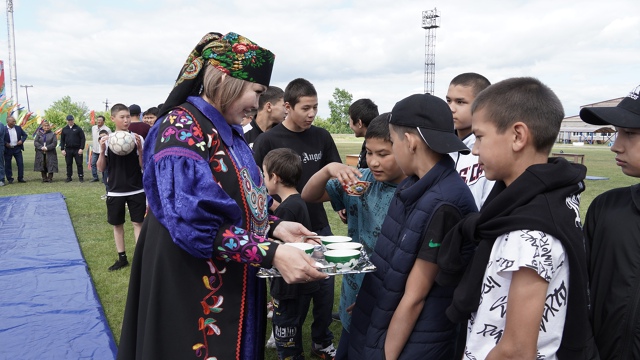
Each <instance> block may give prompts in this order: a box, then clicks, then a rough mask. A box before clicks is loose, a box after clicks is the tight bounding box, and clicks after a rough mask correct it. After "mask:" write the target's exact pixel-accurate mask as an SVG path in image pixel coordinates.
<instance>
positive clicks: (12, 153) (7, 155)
mask: <svg viewBox="0 0 640 360" xmlns="http://www.w3.org/2000/svg"><path fill="white" fill-rule="evenodd" d="M12 158H15V159H16V164H17V165H18V181H20V180H24V163H23V162H22V150H20V149H18V148H13V149H6V148H5V151H4V167H5V168H4V172H5V175H6V177H7V180H9V181H13V170H12V169H11V159H12Z"/></svg>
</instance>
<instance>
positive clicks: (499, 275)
mask: <svg viewBox="0 0 640 360" xmlns="http://www.w3.org/2000/svg"><path fill="white" fill-rule="evenodd" d="M522 267H527V268H530V269H533V270H535V271H536V272H537V273H538V275H540V277H542V278H543V279H545V280H546V281H547V282H548V283H549V287H548V288H547V298H546V301H545V304H544V311H543V313H542V321H541V322H540V332H539V335H538V356H537V358H536V359H545V360H549V359H556V355H555V354H556V351H557V350H558V348H559V347H560V341H561V339H562V331H563V328H564V320H565V316H566V313H567V300H568V294H569V262H568V259H566V258H565V251H564V247H563V246H562V244H561V243H560V240H558V239H556V238H554V237H553V236H551V235H547V234H545V233H543V232H541V231H530V230H519V231H513V232H510V233H507V234H505V235H502V236H500V237H498V238H497V239H496V242H495V243H494V245H493V248H492V250H491V257H490V258H489V263H488V264H487V269H486V271H485V273H484V283H483V285H482V295H481V297H480V306H479V307H478V312H476V313H474V314H472V315H471V319H470V320H469V323H468V326H467V346H466V348H465V354H464V359H469V360H471V359H484V358H486V357H487V354H488V353H489V351H491V350H492V349H493V348H494V347H495V346H496V345H497V344H498V342H499V341H500V338H501V337H502V334H503V332H504V326H505V323H506V313H507V301H508V300H509V288H510V286H511V276H512V275H513V272H514V271H518V270H519V269H520V268H522Z"/></svg>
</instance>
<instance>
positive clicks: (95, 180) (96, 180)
mask: <svg viewBox="0 0 640 360" xmlns="http://www.w3.org/2000/svg"><path fill="white" fill-rule="evenodd" d="M98 181H100V179H93V180H91V182H98Z"/></svg>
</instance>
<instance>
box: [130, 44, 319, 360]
mask: <svg viewBox="0 0 640 360" xmlns="http://www.w3.org/2000/svg"><path fill="white" fill-rule="evenodd" d="M273 61H274V55H273V54H272V53H271V52H270V51H269V50H266V49H264V48H261V47H259V46H258V45H256V44H255V43H253V42H251V41H250V40H249V39H247V38H245V37H243V36H240V35H238V34H235V33H229V34H226V35H222V34H219V33H209V34H207V35H205V36H204V37H203V38H202V40H201V41H200V42H199V43H198V45H197V46H196V48H195V49H194V50H193V51H192V52H191V54H190V55H189V57H188V58H187V61H186V63H185V65H184V66H183V68H182V70H181V71H180V74H179V76H178V80H177V81H176V84H175V87H174V89H173V90H172V92H171V94H170V95H169V97H168V98H167V100H166V101H165V103H164V106H163V108H162V110H161V117H160V118H159V119H158V121H157V122H156V123H155V124H154V126H153V127H152V128H151V130H150V131H149V134H148V136H147V139H146V141H145V146H144V154H143V161H144V169H143V170H144V177H143V183H144V189H145V193H146V195H147V199H148V203H149V212H148V214H147V217H146V218H145V221H144V223H143V226H142V231H141V233H140V237H139V241H138V244H137V246H136V251H135V255H134V258H133V264H132V268H131V280H130V284H129V294H128V298H127V304H126V309H125V314H124V321H123V327H122V335H121V338H120V347H119V351H118V359H181V360H182V359H217V360H225V359H238V360H240V359H242V360H246V359H262V358H263V357H264V341H265V323H266V289H265V288H266V284H265V281H264V280H263V279H260V278H258V277H256V273H257V270H258V267H271V266H272V265H273V266H275V267H277V268H278V270H279V271H280V272H281V273H282V275H283V277H284V278H285V280H287V281H288V282H290V283H294V282H303V281H311V280H319V279H324V278H325V277H326V276H325V275H323V273H321V272H319V271H318V270H316V269H315V267H314V266H313V264H314V263H313V261H312V260H311V258H310V257H309V256H306V255H304V253H303V252H302V251H300V250H298V249H296V248H293V247H290V246H278V244H277V243H275V242H273V241H272V240H270V239H269V238H272V237H275V238H279V239H281V240H283V241H302V236H303V235H311V234H312V233H310V232H309V231H308V230H307V229H305V228H304V227H303V226H302V225H300V224H297V223H291V222H286V221H280V220H278V219H276V218H273V217H270V216H268V215H267V208H268V206H269V203H270V201H271V199H270V198H269V197H268V195H267V191H266V188H265V185H264V181H263V179H262V176H261V173H260V170H259V168H258V167H257V165H256V164H255V162H254V160H253V155H252V152H251V149H250V148H249V146H248V145H247V143H246V142H245V141H244V137H243V132H242V128H241V127H240V123H241V121H242V118H243V116H244V114H245V113H247V112H249V111H251V110H253V109H255V108H256V107H257V106H258V98H259V96H260V94H261V93H262V92H263V91H265V90H266V88H267V86H269V81H270V78H271V71H272V68H273ZM162 115H163V116H162Z"/></svg>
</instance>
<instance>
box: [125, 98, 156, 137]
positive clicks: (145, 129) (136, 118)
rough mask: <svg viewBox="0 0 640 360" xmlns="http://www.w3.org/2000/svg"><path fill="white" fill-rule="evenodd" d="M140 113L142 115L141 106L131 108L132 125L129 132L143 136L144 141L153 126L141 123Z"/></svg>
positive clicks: (134, 105) (133, 105) (135, 105)
mask: <svg viewBox="0 0 640 360" xmlns="http://www.w3.org/2000/svg"><path fill="white" fill-rule="evenodd" d="M140 113H142V109H140V105H137V104H131V106H129V114H131V123H130V124H129V131H131V132H133V133H136V134H138V135H140V136H142V138H143V139H145V138H146V137H147V134H148V133H149V129H151V126H149V124H147V123H144V122H142V121H140Z"/></svg>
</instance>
